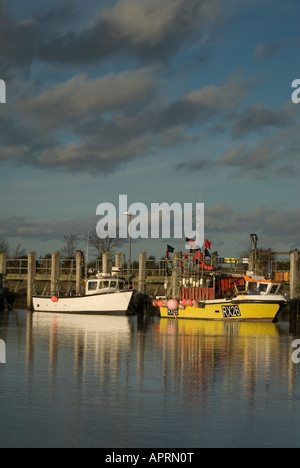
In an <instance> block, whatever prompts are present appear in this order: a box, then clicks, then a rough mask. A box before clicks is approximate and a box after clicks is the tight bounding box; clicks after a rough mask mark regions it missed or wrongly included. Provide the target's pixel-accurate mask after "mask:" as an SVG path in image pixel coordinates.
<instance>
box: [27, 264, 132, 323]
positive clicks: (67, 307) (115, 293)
mask: <svg viewBox="0 0 300 468" xmlns="http://www.w3.org/2000/svg"><path fill="white" fill-rule="evenodd" d="M132 294H133V290H129V289H126V282H125V279H124V278H120V277H119V276H115V275H108V274H103V273H102V274H98V275H97V276H96V277H95V278H93V279H89V280H88V281H87V282H86V288H85V294H84V295H83V296H73V297H58V296H55V295H52V296H33V298H32V302H33V310H34V311H35V312H56V313H74V314H75V313H77V314H107V315H127V314H128V313H129V304H130V301H131V298H132Z"/></svg>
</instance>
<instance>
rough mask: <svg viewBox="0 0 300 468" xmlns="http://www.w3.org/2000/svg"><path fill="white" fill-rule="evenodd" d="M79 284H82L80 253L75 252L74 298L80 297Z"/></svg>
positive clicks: (78, 251) (79, 251)
mask: <svg viewBox="0 0 300 468" xmlns="http://www.w3.org/2000/svg"><path fill="white" fill-rule="evenodd" d="M81 282H82V252H81V250H77V252H76V296H80V295H81Z"/></svg>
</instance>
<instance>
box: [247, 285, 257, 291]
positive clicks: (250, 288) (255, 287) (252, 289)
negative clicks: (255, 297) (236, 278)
mask: <svg viewBox="0 0 300 468" xmlns="http://www.w3.org/2000/svg"><path fill="white" fill-rule="evenodd" d="M248 291H255V292H256V291H257V283H248Z"/></svg>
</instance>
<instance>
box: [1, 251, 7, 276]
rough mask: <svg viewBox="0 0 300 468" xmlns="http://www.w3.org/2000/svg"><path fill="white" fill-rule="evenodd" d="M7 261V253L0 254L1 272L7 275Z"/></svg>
mask: <svg viewBox="0 0 300 468" xmlns="http://www.w3.org/2000/svg"><path fill="white" fill-rule="evenodd" d="M6 261H7V254H6V252H3V253H2V254H1V255H0V273H1V274H2V275H6Z"/></svg>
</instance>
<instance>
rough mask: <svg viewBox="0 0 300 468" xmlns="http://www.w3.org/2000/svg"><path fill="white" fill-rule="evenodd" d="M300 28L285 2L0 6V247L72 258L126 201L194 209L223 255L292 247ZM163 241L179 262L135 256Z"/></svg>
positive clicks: (297, 219)
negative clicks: (67, 245)
mask: <svg viewBox="0 0 300 468" xmlns="http://www.w3.org/2000/svg"><path fill="white" fill-rule="evenodd" d="M299 17H300V3H299V1H298V0H287V1H285V2H282V1H279V0H252V1H245V0H222V1H221V0H220V1H218V0H188V1H187V0H159V1H158V0H103V1H94V0H87V1H86V2H80V1H79V0H68V1H62V0H59V1H56V0H53V1H51V2H49V1H48V2H46V1H44V0H39V1H37V0H31V1H29V0H27V1H26V2H24V0H10V1H0V49H1V54H0V78H1V79H3V80H4V81H5V83H6V93H7V97H6V104H0V125H1V126H0V165H1V173H0V187H1V188H0V190H1V199H0V237H2V238H5V239H7V240H8V241H9V243H10V246H11V247H12V248H14V247H15V246H16V245H17V244H19V243H20V244H21V246H22V247H23V248H24V249H26V251H31V250H35V251H37V253H38V255H44V254H46V253H48V252H52V251H55V250H57V249H58V250H59V249H61V248H62V236H63V235H64V234H66V233H69V232H76V233H79V234H80V235H81V236H82V241H81V245H80V247H81V248H82V249H85V245H86V240H85V239H86V233H87V231H91V232H93V231H94V230H95V228H96V224H97V220H98V219H97V217H96V208H97V206H98V204H100V203H103V202H110V203H114V204H116V207H117V206H118V197H119V194H126V195H127V196H128V202H129V203H130V204H131V203H134V202H142V203H145V204H146V205H147V206H148V207H149V209H150V205H151V203H155V202H160V203H162V202H167V203H169V204H171V203H173V202H179V203H182V204H183V203H196V202H198V201H201V202H204V203H205V234H206V237H207V238H208V239H209V240H210V241H212V242H213V245H212V249H213V250H217V251H218V252H219V255H220V256H230V257H231V256H238V255H239V253H240V252H241V251H243V250H245V249H247V248H248V247H249V234H250V233H256V234H257V235H258V238H259V246H260V247H266V248H268V247H271V248H273V249H275V250H277V251H288V250H290V249H294V248H299V247H300V245H299V244H300V242H299V233H300V206H299V169H300V164H299V154H300V153H299V150H300V136H299V135H300V134H299V110H300V104H294V103H293V102H292V101H291V94H292V88H291V83H292V81H293V80H294V79H298V78H300V70H299V46H300V33H299ZM166 242H168V243H171V245H174V247H175V248H176V249H182V248H183V243H182V242H181V241H180V240H178V239H176V240H172V239H171V240H168V241H166V240H149V241H145V240H137V241H135V242H134V244H133V255H134V256H135V257H137V255H138V253H139V252H141V251H144V250H146V251H147V254H148V255H150V254H154V255H155V256H156V257H160V256H162V255H163V254H164V251H165V245H166ZM126 249H127V248H126V246H125V247H124V250H125V251H126Z"/></svg>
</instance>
